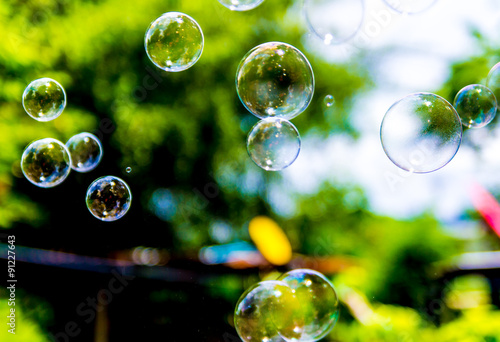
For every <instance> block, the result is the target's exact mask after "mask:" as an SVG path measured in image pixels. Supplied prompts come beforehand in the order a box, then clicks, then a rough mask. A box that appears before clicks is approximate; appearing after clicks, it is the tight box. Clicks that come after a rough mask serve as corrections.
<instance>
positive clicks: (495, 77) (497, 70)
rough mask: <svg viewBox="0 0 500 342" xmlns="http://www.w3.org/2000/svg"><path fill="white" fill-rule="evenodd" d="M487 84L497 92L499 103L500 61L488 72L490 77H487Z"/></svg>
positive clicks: (494, 92)
mask: <svg viewBox="0 0 500 342" xmlns="http://www.w3.org/2000/svg"><path fill="white" fill-rule="evenodd" d="M486 86H487V87H488V88H489V89H490V90H491V91H492V92H493V94H495V97H496V99H497V105H499V103H498V101H500V63H497V64H495V66H494V67H493V68H491V70H490V72H489V73H488V77H487V78H486Z"/></svg>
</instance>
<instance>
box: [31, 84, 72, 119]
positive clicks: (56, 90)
mask: <svg viewBox="0 0 500 342" xmlns="http://www.w3.org/2000/svg"><path fill="white" fill-rule="evenodd" d="M23 107H24V110H25V111H26V113H28V115H29V116H31V117H32V118H33V119H35V120H37V121H42V122H45V121H51V120H54V119H55V118H57V117H58V116H59V115H61V113H62V112H63V110H64V108H65V107H66V92H65V91H64V88H63V87H62V86H61V85H60V84H59V83H58V82H57V81H55V80H53V79H51V78H40V79H37V80H34V81H33V82H31V83H30V84H29V85H28V86H27V87H26V89H25V90H24V93H23Z"/></svg>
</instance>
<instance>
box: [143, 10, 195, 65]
mask: <svg viewBox="0 0 500 342" xmlns="http://www.w3.org/2000/svg"><path fill="white" fill-rule="evenodd" d="M144 46H145V48H146V53H147V54H148V57H149V59H150V60H151V62H153V63H154V64H155V65H156V66H157V67H158V68H160V69H163V70H165V71H171V72H178V71H183V70H186V69H189V68H190V67H192V66H193V65H194V64H195V63H196V62H197V61H198V59H199V58H200V56H201V53H202V52H203V32H202V31H201V27H200V26H199V25H198V23H197V22H196V21H195V20H194V19H193V18H191V17H190V16H189V15H187V14H184V13H179V12H168V13H165V14H163V15H162V16H161V17H159V18H158V19H156V20H155V21H153V22H152V23H151V25H150V26H149V28H148V30H147V31H146V36H145V37H144Z"/></svg>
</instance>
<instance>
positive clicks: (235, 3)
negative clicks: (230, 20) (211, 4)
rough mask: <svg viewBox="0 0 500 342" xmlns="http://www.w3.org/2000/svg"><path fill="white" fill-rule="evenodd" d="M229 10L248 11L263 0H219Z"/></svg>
mask: <svg viewBox="0 0 500 342" xmlns="http://www.w3.org/2000/svg"><path fill="white" fill-rule="evenodd" d="M219 2H220V3H221V4H223V5H224V6H226V7H227V8H229V9H230V10H231V11H248V10H251V9H254V8H255V7H257V6H259V5H260V4H261V3H263V2H264V0H219Z"/></svg>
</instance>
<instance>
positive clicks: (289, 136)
mask: <svg viewBox="0 0 500 342" xmlns="http://www.w3.org/2000/svg"><path fill="white" fill-rule="evenodd" d="M300 146H301V139H300V135H299V131H298V130H297V128H295V126H294V125H293V124H292V123H291V122H290V121H287V120H283V119H280V118H268V119H264V120H261V121H259V122H257V123H256V124H255V126H254V127H253V128H252V130H251V131H250V133H249V134H248V138H247V150H248V154H249V155H250V157H251V158H252V160H253V161H254V162H255V164H257V165H258V166H260V167H261V168H263V169H264V170H267V171H280V170H283V169H285V168H287V167H288V166H290V165H291V164H292V163H293V162H294V161H295V160H296V159H297V157H298V156H299V153H300Z"/></svg>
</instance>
